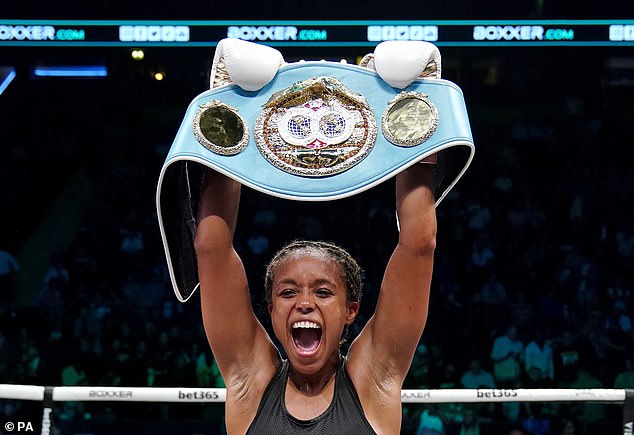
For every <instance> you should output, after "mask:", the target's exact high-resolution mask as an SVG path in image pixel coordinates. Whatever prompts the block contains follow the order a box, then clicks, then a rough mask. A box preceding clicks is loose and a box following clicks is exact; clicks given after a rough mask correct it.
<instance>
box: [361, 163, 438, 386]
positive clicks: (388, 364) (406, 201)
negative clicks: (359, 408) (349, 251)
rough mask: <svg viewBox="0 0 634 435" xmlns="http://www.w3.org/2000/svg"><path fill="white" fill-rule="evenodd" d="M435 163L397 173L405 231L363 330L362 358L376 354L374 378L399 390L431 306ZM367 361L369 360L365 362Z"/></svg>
mask: <svg viewBox="0 0 634 435" xmlns="http://www.w3.org/2000/svg"><path fill="white" fill-rule="evenodd" d="M433 184H434V173H433V169H432V167H431V166H430V165H427V164H415V165H413V166H412V167H410V168H408V169H407V170H405V171H403V172H401V173H400V174H399V175H397V177H396V210H397V214H398V219H399V226H400V233H399V239H398V244H397V246H396V248H395V250H394V253H393V254H392V256H391V258H390V260H389V262H388V265H387V268H386V270H385V275H384V277H383V282H382V284H381V292H380V294H379V299H378V301H377V307H376V311H375V313H374V316H373V317H372V318H371V319H370V321H369V322H368V324H367V325H366V328H365V329H364V330H363V332H362V333H361V335H360V336H359V339H358V340H357V341H358V343H356V342H355V343H354V344H353V346H352V347H353V348H354V346H355V345H358V348H357V349H353V348H351V350H350V352H351V357H352V356H353V355H354V353H353V352H355V353H357V354H359V355H354V357H355V358H358V359H359V360H362V361H363V360H365V359H366V358H370V359H371V360H372V361H373V363H372V364H373V365H372V366H371V367H378V369H374V368H370V370H380V371H378V372H376V373H373V378H374V379H375V380H376V381H377V382H378V383H379V384H380V383H384V385H379V387H384V386H385V385H389V386H394V387H397V388H398V389H399V397H400V386H401V384H402V381H403V379H404V378H405V376H406V374H407V371H408V370H409V367H410V364H411V361H412V358H413V356H414V352H415V349H416V346H417V345H418V341H419V340H420V337H421V334H422V332H423V328H424V326H425V322H426V320H427V308H428V305H429V290H430V285H431V277H432V269H433V259H434V249H435V247H436V210H435V206H434V196H433V191H432V186H433ZM362 365H363V364H362Z"/></svg>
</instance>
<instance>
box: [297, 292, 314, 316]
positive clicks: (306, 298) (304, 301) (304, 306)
mask: <svg viewBox="0 0 634 435" xmlns="http://www.w3.org/2000/svg"><path fill="white" fill-rule="evenodd" d="M296 308H297V310H298V311H301V312H302V313H310V312H311V311H313V310H314V309H315V304H314V302H313V300H312V298H311V297H310V295H308V294H306V293H302V294H301V295H300V296H299V297H298V298H297V304H296Z"/></svg>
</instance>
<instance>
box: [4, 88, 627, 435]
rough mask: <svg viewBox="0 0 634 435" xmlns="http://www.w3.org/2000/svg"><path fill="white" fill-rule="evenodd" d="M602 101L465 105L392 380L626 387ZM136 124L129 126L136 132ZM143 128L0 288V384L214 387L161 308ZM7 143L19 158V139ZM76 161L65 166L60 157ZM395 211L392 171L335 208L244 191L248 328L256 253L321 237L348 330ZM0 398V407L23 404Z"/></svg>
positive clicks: (205, 413)
mask: <svg viewBox="0 0 634 435" xmlns="http://www.w3.org/2000/svg"><path fill="white" fill-rule="evenodd" d="M466 94H467V95H469V94H468V92H466ZM613 101H614V100H612V99H607V97H606V100H605V101H603V104H602V106H601V107H600V109H597V106H596V105H595V104H589V97H588V95H586V94H584V93H568V94H566V95H562V96H561V98H560V99H559V102H558V104H559V106H557V111H556V113H557V116H555V117H550V118H544V119H548V121H547V122H546V121H544V119H541V120H539V119H536V120H528V121H521V120H518V119H516V120H514V121H513V122H509V123H507V124H503V125H499V126H493V127H492V126H490V125H489V123H488V120H487V119H484V118H482V119H481V118H480V117H479V116H478V110H477V108H478V107H479V106H478V101H476V102H474V103H473V105H472V106H470V111H471V112H472V113H473V114H474V116H472V127H473V131H474V136H475V141H476V144H477V153H476V159H475V160H474V162H473V164H472V166H471V168H470V169H469V171H468V172H467V174H466V175H465V177H464V178H463V179H462V180H461V181H460V182H459V183H458V185H457V186H456V187H455V188H454V190H453V191H452V192H451V193H450V194H449V196H448V197H447V198H446V199H445V200H444V201H443V202H442V203H441V205H440V206H439V208H438V209H437V212H438V222H439V230H438V248H437V251H436V252H437V254H436V260H435V270H434V278H433V284H432V299H431V307H430V313H429V319H428V323H427V327H426V329H425V332H424V334H423V337H422V339H421V343H420V345H419V348H418V351H417V353H416V355H415V358H414V362H413V364H412V368H411V370H410V375H409V376H408V378H407V379H406V383H405V388H549V387H570V388H600V387H606V388H611V387H615V388H626V387H627V388H634V366H633V358H634V352H633V349H634V341H633V340H634V331H633V330H632V316H631V315H630V313H631V312H632V309H633V301H632V282H633V280H632V278H633V276H632V274H633V273H634V270H632V268H631V267H630V265H631V264H632V260H633V257H634V229H633V228H632V224H631V223H632V222H634V216H633V214H634V207H632V205H631V201H630V200H629V198H631V194H632V193H633V192H632V189H634V180H632V178H633V177H634V173H633V172H632V171H631V170H630V168H629V162H628V161H627V159H625V158H624V155H625V152H624V151H622V148H623V147H625V146H626V145H627V142H628V139H629V138H630V137H631V135H630V134H628V133H632V131H631V130H632V127H631V124H630V125H629V126H628V125H627V124H626V123H623V122H621V121H620V120H622V119H623V117H621V116H615V112H616V111H618V110H620V108H621V106H619V104H618V101H619V99H618V98H616V101H617V103H613ZM127 110H128V113H131V112H133V111H134V107H131V108H128V109H127ZM499 110H500V111H503V110H505V108H504V107H503V106H501V108H500V109H499ZM630 115H631V113H630ZM146 117H147V118H144V117H143V116H141V115H137V119H136V120H135V122H139V123H143V125H144V126H145V127H144V128H148V125H151V122H152V119H151V115H149V114H148V115H146ZM110 122H113V123H114V122H115V121H110ZM130 122H132V121H130ZM104 129H105V127H104ZM628 129H629V130H628ZM159 130H160V131H159V132H154V133H153V139H156V138H157V137H161V140H155V142H154V143H153V144H152V143H151V142H148V137H147V136H146V135H144V134H143V131H142V129H141V127H138V126H137V127H130V128H129V129H128V130H127V133H126V134H125V135H123V137H121V138H120V139H121V140H122V141H123V143H124V144H125V146H122V147H121V149H120V150H119V151H118V153H117V160H116V161H110V162H107V161H105V162H101V163H100V164H101V165H103V166H101V167H100V171H101V172H100V173H101V176H102V177H104V179H105V180H106V182H104V183H102V184H100V185H98V186H97V189H98V190H97V192H96V195H95V198H96V199H98V200H95V201H92V202H91V205H90V208H89V210H87V212H86V214H85V216H84V218H83V220H82V225H81V227H80V228H79V229H78V230H77V231H76V232H75V234H74V237H73V238H72V240H69V242H68V244H67V246H64V247H63V248H61V249H59V250H58V251H57V252H54V253H53V255H52V256H51V259H50V264H49V267H48V270H47V271H46V272H45V274H44V275H43V276H42V277H41V279H39V282H40V284H39V288H38V289H37V292H34V296H33V298H32V301H31V303H29V304H16V303H15V301H12V300H10V299H9V298H3V302H2V308H1V313H0V318H1V321H2V325H3V328H2V329H1V330H0V374H1V382H2V383H15V384H34V385H101V386H173V387H176V386H182V387H222V386H223V384H222V379H221V378H220V376H219V373H218V368H217V366H216V365H215V362H214V359H213V356H212V354H211V352H210V349H209V346H208V345H207V343H206V339H205V336H204V333H203V330H202V322H201V319H200V316H199V306H198V301H197V299H196V297H194V298H192V300H191V301H189V302H188V303H186V304H180V303H178V302H177V300H176V298H175V296H174V294H173V291H172V289H171V284H170V281H169V277H168V274H167V269H166V262H165V259H164V256H163V250H162V245H161V240H160V235H159V232H158V225H157V219H156V211H155V205H154V195H155V187H156V181H157V179H158V173H159V170H160V167H161V165H162V163H163V159H164V157H165V154H166V146H165V143H169V141H170V140H171V137H172V136H173V133H174V132H175V130H174V132H171V133H170V131H169V129H163V130H161V129H159ZM161 135H164V137H163V136H161ZM84 139H85V138H81V140H84ZM78 141H79V139H78ZM141 144H142V145H141ZM22 151H24V150H22ZM13 154H14V155H13V157H12V158H13V159H18V161H19V162H21V163H23V162H24V161H25V160H24V159H23V155H21V154H20V150H19V149H18V150H17V151H15V150H14V153H13ZM74 158H75V157H72V158H71V157H68V158H65V160H64V162H66V163H67V164H68V166H71V167H72V163H73V162H74V160H73V159H74ZM27 160H28V159H27ZM105 160H108V159H105ZM24 164H26V163H24ZM31 164H32V163H31ZM8 166H9V164H7V168H8ZM20 174H21V175H20ZM20 174H17V175H19V176H20V177H25V175H24V174H23V173H20ZM23 181H25V180H23V179H17V180H15V182H17V183H22V182H23ZM42 181H43V180H42ZM5 182H6V180H5ZM11 182H12V183H13V182H14V181H11ZM28 186H30V187H24V189H25V190H26V191H27V194H32V193H33V192H32V190H34V187H33V185H32V184H28ZM22 201H25V202H26V201H27V200H25V199H22ZM393 203H394V197H393V185H392V184H391V182H386V183H384V184H383V185H380V186H378V187H376V188H375V189H373V190H371V191H369V192H365V193H363V194H361V195H358V196H356V197H353V198H349V199H345V200H339V201H336V202H333V203H289V202H287V201H284V200H279V199H274V198H270V197H266V196H264V195H261V194H259V193H255V192H252V191H247V192H245V193H244V196H243V201H242V206H241V209H240V216H239V220H240V221H239V224H238V231H237V234H236V245H237V249H238V250H239V251H240V253H241V255H242V257H243V258H244V261H245V265H246V267H247V270H248V274H249V280H250V283H251V286H252V292H253V303H254V306H255V308H256V312H257V313H258V315H259V316H260V318H261V320H262V322H263V323H264V324H265V326H266V327H269V325H268V323H267V313H266V307H265V304H264V297H263V294H262V291H261V287H262V276H263V271H264V265H265V263H266V261H267V260H268V258H269V257H270V256H271V255H272V253H273V252H274V251H275V250H276V249H277V248H278V247H280V246H281V244H282V243H284V242H285V241H288V240H289V239H291V238H297V237H303V238H312V239H328V240H333V241H336V242H337V243H339V244H341V245H343V246H345V247H346V248H348V249H349V250H350V251H351V252H352V254H353V255H354V256H355V257H356V258H357V259H358V260H359V262H360V264H361V265H362V267H363V269H364V271H365V272H364V274H365V290H364V300H363V301H362V310H361V316H360V317H359V320H357V322H356V324H355V326H356V327H357V328H360V327H361V326H362V325H363V322H364V321H365V320H367V316H368V313H371V312H372V311H373V305H374V303H375V301H376V294H377V291H378V286H379V283H380V279H381V276H380V274H379V272H380V271H382V270H384V264H385V262H386V261H387V258H388V255H389V253H390V252H391V250H392V248H393V246H394V243H395V240H396V235H397V234H396V222H395V216H394V207H393ZM5 225H7V226H8V225H10V223H9V224H7V223H5ZM6 254H7V255H10V254H9V253H8V252H7V253H6ZM13 259H14V260H15V258H13ZM16 263H17V261H16V262H15V263H13V262H12V263H11V264H15V266H16V268H19V264H16ZM16 268H14V269H7V270H8V271H7V273H6V277H0V278H2V285H3V289H2V291H3V292H4V294H5V295H6V294H8V293H7V292H8V291H9V290H8V289H9V288H10V287H13V288H14V290H15V284H16V282H15V280H11V279H10V278H11V275H12V274H13V275H14V274H15V273H17V269H16ZM236 321H239V319H237V320H236ZM353 335H354V331H353ZM0 406H2V407H3V409H2V412H0V414H5V415H11V414H12V413H14V414H15V413H18V412H20V408H21V407H28V406H30V405H29V404H24V403H19V402H7V401H4V402H2V403H0ZM59 408H60V409H59V410H58V412H57V413H56V418H57V419H59V420H60V421H62V422H63V421H77V420H86V419H91V420H93V421H96V420H99V419H102V420H104V421H106V420H108V419H112V418H114V417H115V416H116V417H117V418H132V417H133V416H135V417H137V418H148V419H163V420H167V419H175V418H178V419H206V420H207V421H208V422H209V424H210V425H216V426H214V427H218V428H220V427H222V408H221V407H220V408H219V407H218V406H214V405H195V406H182V407H181V406H175V405H165V404H129V405H125V406H120V405H118V404H108V405H103V404H99V405H94V406H93V405H91V404H89V403H83V404H82V403H72V402H71V403H67V404H64V405H61V404H60V405H59ZM620 418H621V417H620V410H619V409H618V407H610V406H607V405H603V404H577V405H575V404H554V403H539V404H515V403H509V404H482V405H477V406H464V405H460V404H447V405H445V404H443V405H433V406H427V405H406V406H404V423H403V433H412V434H414V433H415V434H421V435H422V434H445V433H446V434H452V433H455V434H461V435H468V434H479V433H482V434H484V433H504V434H506V433H511V431H512V430H517V431H523V432H517V433H526V434H528V433H531V434H560V433H593V434H600V433H610V432H609V430H613V429H614V427H615V426H614V424H616V425H617V426H616V427H618V424H619V423H620ZM611 425H612V426H611ZM219 430H220V429H219ZM495 431H498V432H495ZM566 431H568V432H566ZM603 431H608V432H603Z"/></svg>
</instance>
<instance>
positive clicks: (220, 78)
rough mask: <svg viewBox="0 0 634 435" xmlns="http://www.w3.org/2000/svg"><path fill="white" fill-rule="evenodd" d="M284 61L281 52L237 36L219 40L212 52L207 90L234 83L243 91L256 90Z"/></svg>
mask: <svg viewBox="0 0 634 435" xmlns="http://www.w3.org/2000/svg"><path fill="white" fill-rule="evenodd" d="M283 64H284V58H283V57H282V54H281V53H280V52H279V51H277V50H276V49H274V48H272V47H268V46H266V45H260V44H254V43H252V42H247V41H243V40H241V39H236V38H226V39H222V40H221V41H220V42H218V46H217V47H216V53H215V54H214V61H213V65H212V67H211V77H210V89H214V88H217V87H219V86H222V85H225V84H228V83H232V82H233V83H235V84H236V85H238V86H240V88H242V89H244V90H245V91H258V90H260V89H262V88H263V87H264V86H266V85H267V84H268V83H269V82H270V81H271V80H272V79H273V77H275V74H277V70H278V69H279V68H280V66H282V65H283Z"/></svg>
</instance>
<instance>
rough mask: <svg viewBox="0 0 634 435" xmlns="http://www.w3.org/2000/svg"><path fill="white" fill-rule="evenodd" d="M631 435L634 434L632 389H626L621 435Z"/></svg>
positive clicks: (633, 393) (633, 397)
mask: <svg viewBox="0 0 634 435" xmlns="http://www.w3.org/2000/svg"><path fill="white" fill-rule="evenodd" d="M632 434H634V389H626V390H625V401H624V402H623V435H632Z"/></svg>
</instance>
